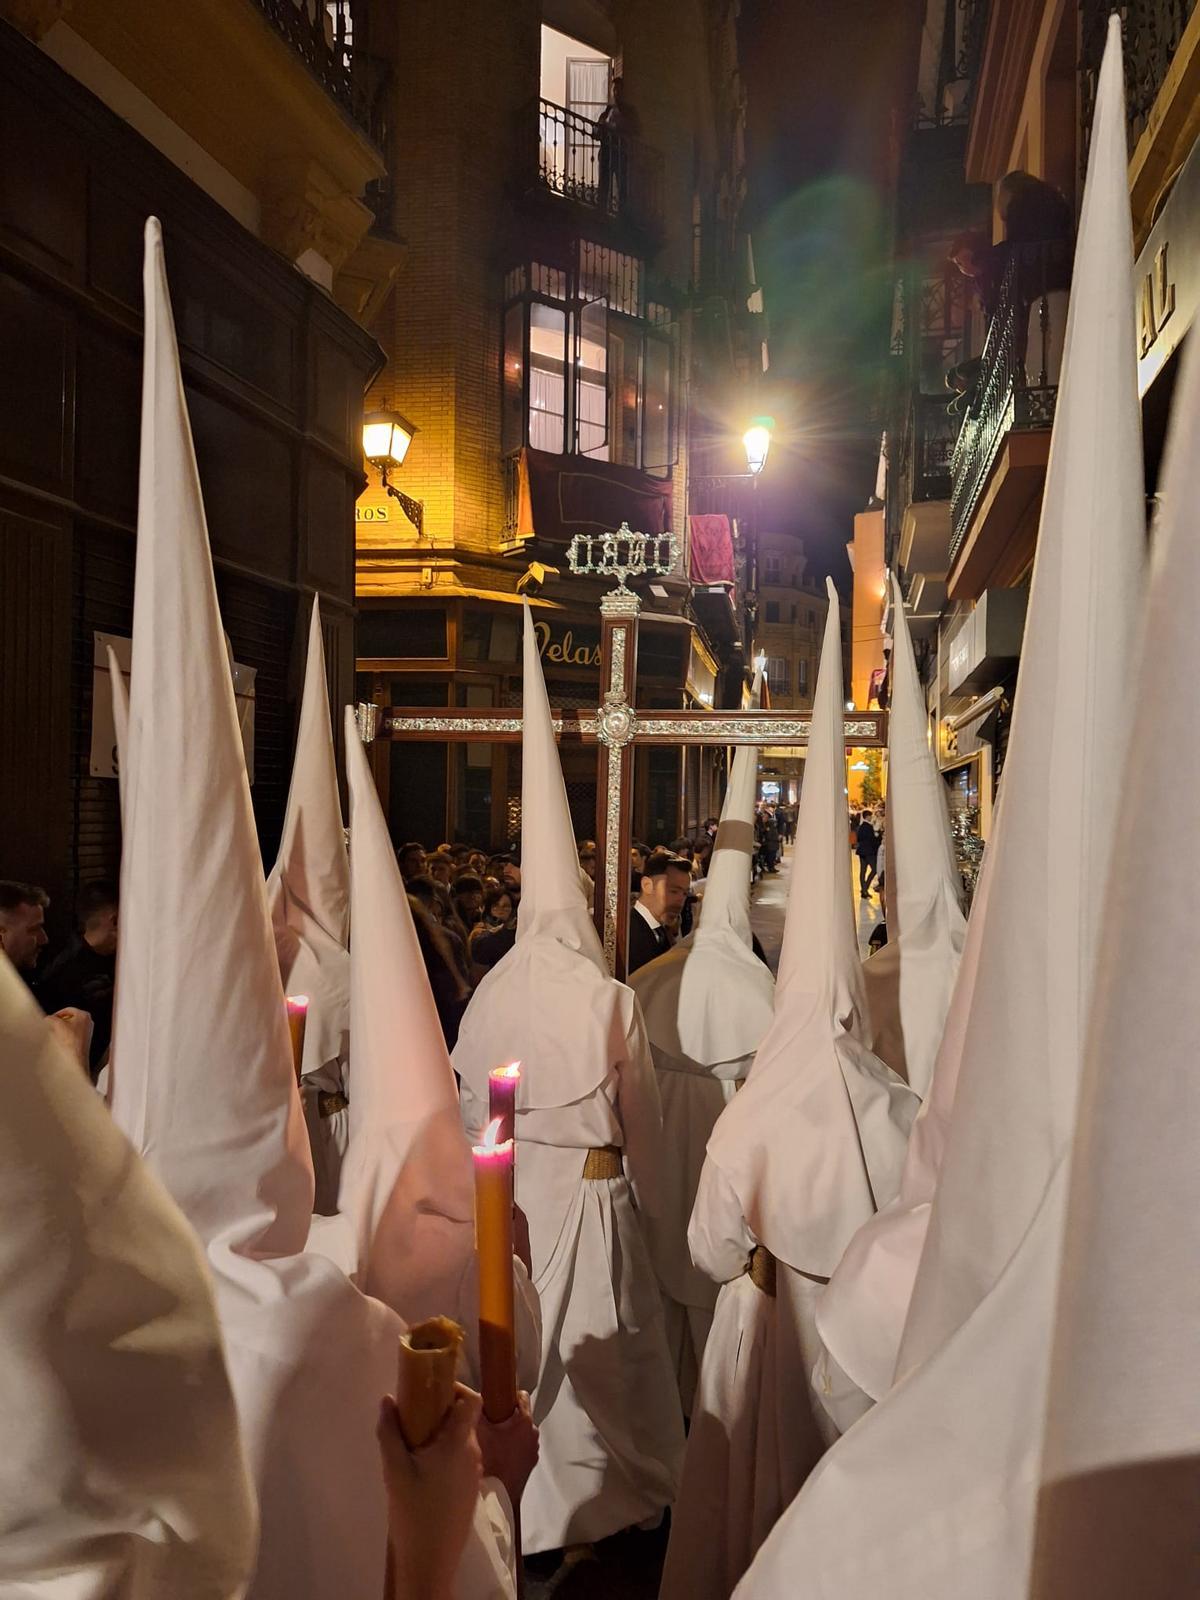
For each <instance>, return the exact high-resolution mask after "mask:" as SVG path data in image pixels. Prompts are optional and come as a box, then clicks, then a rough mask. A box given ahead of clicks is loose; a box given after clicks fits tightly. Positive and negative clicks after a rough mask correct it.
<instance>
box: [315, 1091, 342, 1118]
mask: <svg viewBox="0 0 1200 1600" xmlns="http://www.w3.org/2000/svg"><path fill="white" fill-rule="evenodd" d="M349 1105H350V1102H349V1100H348V1099H347V1098H346V1096H345V1095H344V1094H343V1093H342V1091H341V1090H340V1089H334V1090H332V1091H330V1090H327V1089H322V1090H321V1092H320V1093H319V1094H318V1095H317V1115H318V1116H322V1117H333V1116H336V1115H337V1113H338V1112H339V1111H345V1110H346V1109H347V1108H348V1107H349Z"/></svg>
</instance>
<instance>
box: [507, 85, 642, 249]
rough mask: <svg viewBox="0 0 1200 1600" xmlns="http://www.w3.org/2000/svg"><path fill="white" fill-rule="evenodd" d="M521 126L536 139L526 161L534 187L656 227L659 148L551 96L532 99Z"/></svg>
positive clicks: (610, 213)
mask: <svg viewBox="0 0 1200 1600" xmlns="http://www.w3.org/2000/svg"><path fill="white" fill-rule="evenodd" d="M524 127H525V128H526V129H527V130H529V131H531V132H532V135H533V137H534V138H535V140H536V150H535V151H534V152H532V155H533V161H532V163H531V165H532V167H533V171H534V173H535V175H536V176H535V182H536V186H537V187H538V188H539V189H541V190H542V191H544V192H548V193H550V194H554V195H561V196H562V197H563V198H564V199H566V200H574V201H576V202H577V203H578V204H580V205H584V206H587V207H589V208H591V209H593V210H596V211H600V212H603V213H605V214H606V215H607V216H610V217H622V218H625V219H626V220H628V221H630V222H633V223H635V224H636V225H637V226H639V227H641V228H644V229H653V230H657V229H658V228H660V227H661V225H662V218H663V158H662V154H661V152H660V151H658V150H655V149H654V148H653V146H651V145H648V144H645V143H643V141H642V140H641V139H635V138H634V137H633V136H632V135H631V134H628V133H619V132H617V131H615V130H614V129H610V128H606V127H605V126H604V124H603V123H600V122H592V121H590V120H589V119H588V118H587V117H581V116H580V115H579V114H578V113H577V112H575V111H568V110H567V108H566V107H565V106H559V105H555V104H554V102H553V101H552V100H538V102H537V104H536V109H535V110H534V111H533V112H532V113H528V112H527V113H526V115H525V117H524ZM526 170H527V171H528V170H529V167H528V166H527V168H526Z"/></svg>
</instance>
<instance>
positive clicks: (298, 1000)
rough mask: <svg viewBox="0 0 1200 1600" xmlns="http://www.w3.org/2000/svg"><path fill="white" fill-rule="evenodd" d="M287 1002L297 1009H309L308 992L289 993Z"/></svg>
mask: <svg viewBox="0 0 1200 1600" xmlns="http://www.w3.org/2000/svg"><path fill="white" fill-rule="evenodd" d="M287 1003H288V1005H289V1006H291V1007H292V1008H293V1010H295V1011H307V1010H308V996H307V995H306V994H289V995H288V997H287Z"/></svg>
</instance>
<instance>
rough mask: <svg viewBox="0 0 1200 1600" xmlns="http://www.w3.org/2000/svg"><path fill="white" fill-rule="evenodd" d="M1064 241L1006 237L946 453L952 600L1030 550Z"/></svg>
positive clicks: (1058, 327)
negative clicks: (969, 382) (968, 392)
mask: <svg viewBox="0 0 1200 1600" xmlns="http://www.w3.org/2000/svg"><path fill="white" fill-rule="evenodd" d="M1071 248H1072V247H1071V244H1070V241H1068V240H1061V241H1060V240H1056V241H1049V242H1045V243H1040V244H1027V245H1026V244H1022V245H1010V246H1008V247H1007V262H1006V265H1005V268H1004V272H1003V275H1002V278H1001V281H1000V289H999V295H998V298H997V304H996V310H995V313H994V314H993V317H992V320H991V324H990V326H989V328H988V333H987V339H986V341H985V343H984V348H983V355H982V356H981V358H980V362H979V376H978V381H977V383H976V386H975V389H974V391H973V394H972V397H971V399H970V402H969V408H968V412H967V416H966V419H965V421H964V422H963V425H962V429H961V431H960V433H959V436H958V440H957V442H956V444H955V446H954V453H953V456H952V458H951V487H950V552H949V553H950V572H949V580H948V589H949V594H950V597H951V598H952V599H962V598H967V599H970V598H974V597H975V596H976V595H977V594H979V593H980V592H982V589H983V588H984V587H985V586H986V585H987V584H989V583H997V582H998V583H1005V582H1013V581H1015V580H1016V578H1017V577H1019V575H1020V573H1021V571H1022V569H1023V567H1024V566H1025V565H1026V564H1027V562H1028V559H1029V558H1030V557H1031V556H1032V554H1033V547H1034V544H1035V542H1036V538H1037V513H1038V507H1039V504H1040V494H1041V486H1042V483H1043V481H1044V479H1045V475H1046V463H1047V460H1048V459H1049V449H1050V430H1051V427H1052V426H1053V423H1054V408H1055V403H1056V401H1057V398H1058V373H1059V364H1060V362H1061V357H1062V345H1063V339H1064V335H1065V331H1066V314H1067V308H1066V300H1067V295H1066V289H1067V286H1068V284H1069V282H1070V272H1071Z"/></svg>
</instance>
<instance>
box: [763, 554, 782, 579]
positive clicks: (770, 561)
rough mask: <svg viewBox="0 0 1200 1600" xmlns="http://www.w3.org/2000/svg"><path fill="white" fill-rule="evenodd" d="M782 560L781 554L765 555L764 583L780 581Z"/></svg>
mask: <svg viewBox="0 0 1200 1600" xmlns="http://www.w3.org/2000/svg"><path fill="white" fill-rule="evenodd" d="M780 561H781V558H780V557H779V556H764V557H763V582H764V583H778V582H779V574H780Z"/></svg>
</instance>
